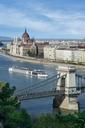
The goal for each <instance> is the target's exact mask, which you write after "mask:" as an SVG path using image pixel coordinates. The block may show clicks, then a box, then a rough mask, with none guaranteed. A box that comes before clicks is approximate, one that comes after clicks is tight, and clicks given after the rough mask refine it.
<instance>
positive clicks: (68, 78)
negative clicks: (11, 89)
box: [15, 67, 85, 110]
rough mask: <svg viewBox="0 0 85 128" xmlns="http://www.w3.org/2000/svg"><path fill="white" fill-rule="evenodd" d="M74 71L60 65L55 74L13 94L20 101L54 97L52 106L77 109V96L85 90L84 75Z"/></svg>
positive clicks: (71, 68) (72, 68)
mask: <svg viewBox="0 0 85 128" xmlns="http://www.w3.org/2000/svg"><path fill="white" fill-rule="evenodd" d="M75 73H76V69H75V68H74V67H60V68H59V69H58V71H57V75H54V76H52V77H50V78H48V79H45V80H42V81H40V82H38V83H35V84H34V85H31V86H30V87H29V86H28V87H26V88H23V89H21V90H17V91H16V93H15V95H16V96H17V97H18V99H19V100H20V101H22V100H29V99H36V98H45V97H54V100H53V107H57V106H59V107H61V108H65V109H74V110H78V101H77V97H78V95H80V94H81V93H83V92H85V85H84V83H85V77H84V76H82V75H79V74H75ZM52 83H54V86H53V85H52V86H51V87H49V85H51V84H52ZM48 87H49V88H48ZM42 90H43V91H42Z"/></svg>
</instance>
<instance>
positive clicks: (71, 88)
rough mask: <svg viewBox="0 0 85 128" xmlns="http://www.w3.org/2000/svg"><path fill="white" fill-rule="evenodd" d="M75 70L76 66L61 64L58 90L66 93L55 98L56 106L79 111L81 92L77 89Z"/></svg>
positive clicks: (54, 104) (54, 103)
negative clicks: (79, 95)
mask: <svg viewBox="0 0 85 128" xmlns="http://www.w3.org/2000/svg"><path fill="white" fill-rule="evenodd" d="M75 72H76V69H75V68H74V67H69V66H67V67H66V66H65V67H63V66H60V67H59V68H58V73H59V74H60V79H58V82H57V87H56V90H59V91H64V95H63V96H56V97H55V98H54V100H53V106H54V107H55V106H59V107H60V108H62V109H67V110H76V111H78V103H77V95H78V93H79V92H78V91H77V89H76V78H75Z"/></svg>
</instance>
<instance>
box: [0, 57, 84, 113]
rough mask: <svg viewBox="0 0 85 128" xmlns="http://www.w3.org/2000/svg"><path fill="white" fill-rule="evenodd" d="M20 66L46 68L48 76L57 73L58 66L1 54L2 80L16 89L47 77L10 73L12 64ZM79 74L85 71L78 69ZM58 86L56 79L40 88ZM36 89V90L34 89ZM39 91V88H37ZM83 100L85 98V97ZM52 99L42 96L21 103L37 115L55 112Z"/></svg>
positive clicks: (0, 77) (0, 73)
mask: <svg viewBox="0 0 85 128" xmlns="http://www.w3.org/2000/svg"><path fill="white" fill-rule="evenodd" d="M13 65H15V66H19V67H26V68H31V69H40V70H45V71H46V72H47V74H48V78H49V77H52V76H53V75H56V74H57V72H56V70H55V69H56V67H52V66H51V65H50V66H49V65H48V66H45V65H42V64H32V63H28V62H27V63H26V62H22V61H16V60H15V59H13V58H10V57H6V56H3V55H0V81H4V82H8V83H10V86H15V87H16V90H20V89H23V88H25V87H31V86H33V85H35V83H38V82H42V81H43V80H45V79H39V78H37V77H30V76H25V75H22V74H18V73H17V74H16V73H9V71H8V68H9V67H11V66H13ZM77 72H78V73H79V74H80V73H81V74H83V75H85V72H84V71H81V70H78V71H77ZM55 87H56V81H54V82H52V83H49V84H48V85H47V86H46V87H44V86H43V85H42V87H41V88H40V89H41V90H42V91H43V90H45V89H46V88H47V89H48V90H49V89H52V88H55ZM34 91H35V90H34ZM36 91H37V89H36ZM82 97H83V98H82V99H81V101H82V100H85V99H84V97H85V96H82ZM52 101H53V97H50V98H42V99H35V100H28V101H23V102H22V103H21V106H22V107H23V108H25V109H26V110H27V111H28V112H29V113H30V114H31V115H36V114H41V113H42V114H45V113H49V112H53V108H52ZM83 103H84V102H81V106H83V107H84V104H83Z"/></svg>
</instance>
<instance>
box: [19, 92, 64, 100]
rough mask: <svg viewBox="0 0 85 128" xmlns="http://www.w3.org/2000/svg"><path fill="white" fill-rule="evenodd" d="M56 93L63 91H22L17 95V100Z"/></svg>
mask: <svg viewBox="0 0 85 128" xmlns="http://www.w3.org/2000/svg"><path fill="white" fill-rule="evenodd" d="M56 95H64V91H58V90H57V91H43V92H34V93H24V94H20V95H17V97H18V99H19V100H29V99H37V98H44V97H51V96H56Z"/></svg>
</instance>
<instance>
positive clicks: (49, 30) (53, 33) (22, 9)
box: [0, 0, 85, 39]
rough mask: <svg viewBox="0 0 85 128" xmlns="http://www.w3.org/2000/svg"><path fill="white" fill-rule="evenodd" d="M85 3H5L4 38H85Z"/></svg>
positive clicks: (1, 6)
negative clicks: (24, 34)
mask: <svg viewBox="0 0 85 128" xmlns="http://www.w3.org/2000/svg"><path fill="white" fill-rule="evenodd" d="M84 4H85V1H80V0H75V1H74V0H71V1H70V0H60V1H58V0H53V1H51V0H50V1H49V0H46V1H45V0H29V1H28V0H24V1H22V0H18V1H17V0H12V1H11V0H7V1H5V0H1V1H0V28H1V29H0V35H1V36H9V37H10V36H11V37H14V36H22V33H23V32H24V29H25V28H26V29H27V31H28V33H29V35H30V36H31V37H34V38H55V39H57V38H64V39H65V38H66V39H69V38H70V39H72V38H75V39H77V38H85V15H84V12H85V8H84Z"/></svg>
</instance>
